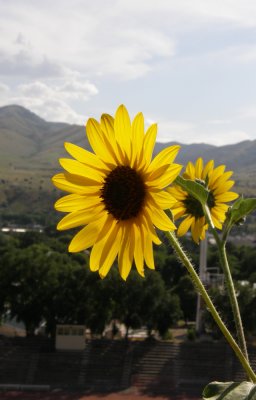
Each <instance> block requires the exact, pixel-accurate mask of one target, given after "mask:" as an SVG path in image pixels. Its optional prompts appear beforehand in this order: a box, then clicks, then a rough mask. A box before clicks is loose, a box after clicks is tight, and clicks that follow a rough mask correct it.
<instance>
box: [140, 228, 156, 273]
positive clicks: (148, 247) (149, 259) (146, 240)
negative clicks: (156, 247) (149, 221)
mask: <svg viewBox="0 0 256 400" xmlns="http://www.w3.org/2000/svg"><path fill="white" fill-rule="evenodd" d="M141 228H142V230H143V234H142V246H143V254H144V258H145V263H146V264H147V266H148V268H150V269H155V262H154V254H153V246H152V240H151V238H150V236H149V235H148V233H147V231H146V230H145V227H144V225H142V227H141Z"/></svg>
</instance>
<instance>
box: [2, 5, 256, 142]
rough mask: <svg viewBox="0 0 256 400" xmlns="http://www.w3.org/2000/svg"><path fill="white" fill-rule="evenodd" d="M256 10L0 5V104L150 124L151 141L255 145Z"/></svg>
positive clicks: (54, 115) (52, 116)
mask: <svg viewBox="0 0 256 400" xmlns="http://www.w3.org/2000/svg"><path fill="white" fill-rule="evenodd" d="M255 72H256V2H255V1H254V0H253V1H250V0H215V1H213V0H211V1H210V0H136V1H135V0H129V1H127V0H119V1H117V0H95V1H94V2H93V1H91V0H72V1H70V0H69V1H68V0H54V1H52V0H51V1H50V0H44V2H39V1H35V0H9V1H6V0H0V106H3V105H7V104H14V103H15V104H20V105H23V106H25V107H27V108H29V109H30V110H32V111H34V112H36V113H37V114H38V115H40V116H41V117H43V118H45V119H46V120H51V121H63V122H68V123H79V124H84V123H85V122H86V119H87V118H88V117H89V116H94V117H96V118H99V116H100V115H101V114H102V113H105V112H108V113H110V114H113V113H114V112H115V110H116V108H117V106H118V105H119V104H120V103H124V104H125V105H126V106H127V108H128V110H129V112H130V114H131V115H132V116H134V115H135V114H136V113H137V112H139V111H142V112H143V113H144V116H145V119H146V121H147V123H148V124H149V123H151V122H157V123H158V141H165V142H167V141H179V142H181V143H196V142H197V143H198V142H204V143H211V144H215V145H225V144H230V143H237V142H240V141H243V140H248V139H251V140H254V139H256V73H255Z"/></svg>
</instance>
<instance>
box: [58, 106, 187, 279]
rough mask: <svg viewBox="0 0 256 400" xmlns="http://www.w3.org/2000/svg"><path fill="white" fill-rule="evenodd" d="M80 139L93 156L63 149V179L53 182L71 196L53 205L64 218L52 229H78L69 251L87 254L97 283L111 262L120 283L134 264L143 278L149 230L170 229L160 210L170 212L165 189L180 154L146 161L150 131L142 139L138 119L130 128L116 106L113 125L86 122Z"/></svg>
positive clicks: (172, 151)
mask: <svg viewBox="0 0 256 400" xmlns="http://www.w3.org/2000/svg"><path fill="white" fill-rule="evenodd" d="M86 133H87V137H88V140H89V143H90V145H91V148H92V150H93V152H94V153H92V152H89V151H87V150H85V149H83V148H81V147H78V146H76V145H74V144H71V143H65V148H66V151H67V152H68V153H69V154H70V155H71V156H72V157H73V158H74V159H69V158H62V159H60V160H59V161H60V164H61V166H62V167H63V168H64V169H65V170H66V172H64V173H60V174H57V175H55V176H54V177H53V183H54V185H55V186H57V187H58V188H59V189H62V190H64V191H66V192H69V193H71V194H69V195H67V196H65V197H62V198H61V199H59V200H58V201H57V202H56V203H55V208H56V209H57V210H58V211H63V212H69V214H68V215H66V216H65V217H64V218H63V219H62V220H61V221H60V222H59V224H58V226H57V228H58V229H59V230H64V229H69V228H74V227H78V226H82V227H83V228H82V229H81V230H80V231H79V232H78V233H77V234H76V235H75V236H74V238H73V239H72V241H71V243H70V245H69V251H70V252H79V251H81V250H84V249H87V248H89V247H92V250H91V254H90V269H91V270H92V271H97V270H99V274H100V276H101V277H105V276H106V275H107V273H108V271H109V269H110V268H111V266H112V264H113V262H114V260H115V259H116V257H117V256H118V267H119V271H120V274H121V276H122V278H123V279H126V278H127V276H128V274H129V272H130V270H131V266H132V263H133V260H134V261H135V265H136V268H137V271H138V273H139V274H140V275H142V276H143V275H144V261H145V263H146V265H147V266H148V267H149V268H151V269H154V257H153V248H152V242H153V243H155V244H160V243H161V242H160V240H159V238H158V236H157V234H156V231H155V228H158V229H160V230H163V231H168V230H174V229H175V225H174V224H173V222H172V221H171V220H170V219H169V217H168V216H167V215H166V213H165V212H164V211H163V210H165V209H169V208H170V207H171V205H172V204H173V197H172V196H171V194H170V193H168V192H167V191H165V188H166V187H167V186H169V185H170V184H171V183H172V182H173V180H174V179H175V178H176V177H177V175H178V174H179V172H180V170H181V166H180V165H178V164H174V163H173V161H174V159H175V157H176V155H177V153H178V151H179V148H180V146H171V147H168V148H166V149H164V150H163V151H161V152H160V153H159V154H158V155H157V156H156V157H155V158H154V159H153V160H152V161H151V159H152V152H153V149H154V145H155V140H156V133H157V126H156V124H154V125H152V126H150V127H149V129H148V130H147V132H146V133H145V134H144V118H143V114H142V113H139V114H138V115H136V117H135V118H134V120H133V121H132V123H131V122H130V118H129V114H128V112H127V110H126V108H125V107H124V106H123V105H121V106H120V107H119V108H118V109H117V112H116V115H115V118H113V117H111V116H110V115H107V114H103V115H102V117H101V120H100V123H99V122H97V121H96V120H95V119H93V118H90V119H89V120H88V122H87V125H86Z"/></svg>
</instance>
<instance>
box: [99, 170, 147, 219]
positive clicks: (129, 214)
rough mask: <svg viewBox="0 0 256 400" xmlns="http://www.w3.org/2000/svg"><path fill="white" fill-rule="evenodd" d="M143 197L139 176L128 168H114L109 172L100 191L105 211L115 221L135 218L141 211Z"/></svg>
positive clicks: (143, 190) (143, 191)
mask: <svg viewBox="0 0 256 400" xmlns="http://www.w3.org/2000/svg"><path fill="white" fill-rule="evenodd" d="M145 195H146V189H145V185H144V182H143V180H142V178H141V176H140V175H139V174H138V173H137V172H136V171H135V170H134V169H132V168H130V167H128V166H127V167H125V166H120V167H116V168H115V169H114V170H113V171H111V172H110V173H109V174H108V176H107V177H106V178H105V182H104V184H103V187H102V189H101V198H102V201H103V203H104V205H105V207H106V210H107V211H108V212H109V213H110V214H112V215H113V217H115V218H116V219H117V220H126V219H129V218H133V217H136V216H137V215H138V214H139V212H140V211H141V209H142V206H143V204H144V199H145Z"/></svg>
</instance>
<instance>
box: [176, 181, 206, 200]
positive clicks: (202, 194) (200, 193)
mask: <svg viewBox="0 0 256 400" xmlns="http://www.w3.org/2000/svg"><path fill="white" fill-rule="evenodd" d="M175 183H176V184H177V185H179V186H181V188H182V189H183V190H185V191H186V192H188V193H189V194H190V195H191V196H193V197H194V198H195V199H197V200H198V201H200V203H201V204H202V205H205V204H206V203H207V198H208V194H209V191H208V190H207V189H206V188H205V187H204V186H203V185H202V184H200V183H198V182H195V181H192V180H190V179H184V178H182V177H181V176H178V177H177V178H176V179H175Z"/></svg>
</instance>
